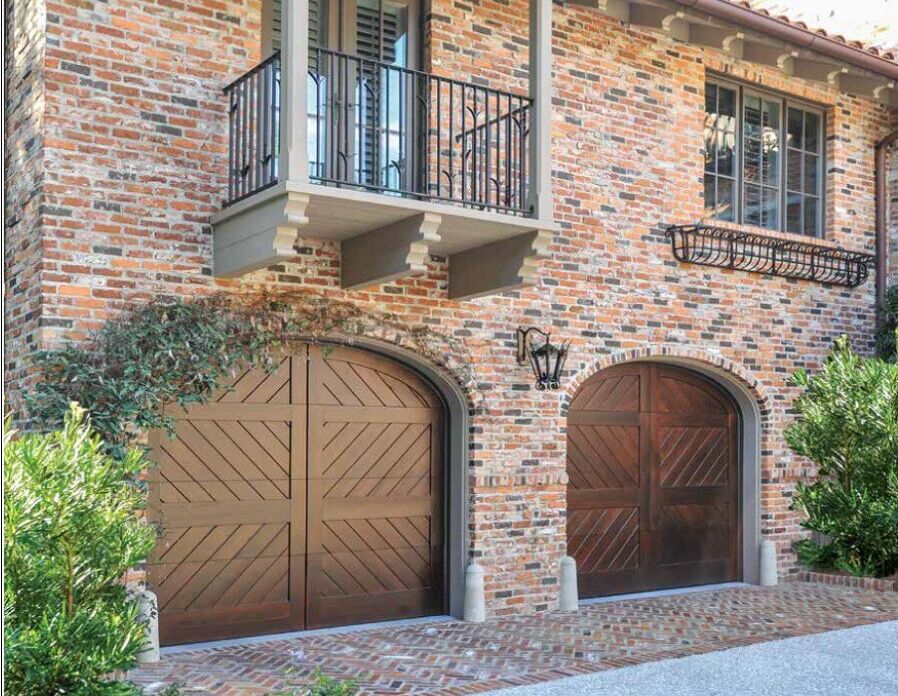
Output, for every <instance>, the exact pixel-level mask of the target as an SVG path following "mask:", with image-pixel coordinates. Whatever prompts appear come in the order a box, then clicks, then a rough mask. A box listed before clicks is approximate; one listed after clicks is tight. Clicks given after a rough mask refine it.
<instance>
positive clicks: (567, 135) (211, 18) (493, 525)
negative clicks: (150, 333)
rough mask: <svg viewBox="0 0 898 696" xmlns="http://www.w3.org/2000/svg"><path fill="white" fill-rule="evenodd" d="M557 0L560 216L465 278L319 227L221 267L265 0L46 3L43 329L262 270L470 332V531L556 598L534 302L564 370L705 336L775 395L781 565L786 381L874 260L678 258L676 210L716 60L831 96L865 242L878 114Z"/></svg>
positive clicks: (474, 10)
mask: <svg viewBox="0 0 898 696" xmlns="http://www.w3.org/2000/svg"><path fill="white" fill-rule="evenodd" d="M555 12H556V21H555V27H554V38H555V42H556V43H555V48H554V55H555V60H556V65H555V79H556V92H555V99H554V104H555V111H554V114H553V142H554V148H553V149H554V153H553V155H554V163H553V175H554V187H555V198H556V219H557V220H558V222H559V223H560V225H561V226H562V231H561V232H560V233H559V234H558V235H557V236H556V238H555V240H554V243H553V245H552V249H551V258H550V259H549V260H547V261H546V262H545V263H544V264H543V266H542V281H541V283H540V285H539V286H538V287H536V288H532V289H528V290H525V291H522V292H519V293H513V294H509V295H506V296H499V297H489V298H483V299H479V300H476V301H470V302H451V301H449V300H448V299H447V298H446V264H445V260H444V259H433V261H432V263H431V264H430V267H429V270H428V272H427V274H425V275H422V276H420V277H417V278H411V279H406V280H403V281H400V282H397V283H391V284H388V285H385V286H383V287H380V288H377V289H375V290H373V291H370V292H352V293H343V292H342V291H340V290H339V264H340V259H339V253H338V249H337V248H336V247H335V246H334V245H332V244H327V243H319V242H315V241H313V240H307V241H303V242H302V246H301V248H300V249H299V250H298V254H297V258H296V260H295V261H294V262H291V263H288V264H283V265H280V266H277V267H274V268H272V269H268V270H267V271H262V272H258V273H255V274H253V275H252V276H251V277H248V278H246V279H244V280H243V281H231V282H222V283H216V282H215V281H213V280H212V279H211V277H210V267H211V228H210V222H209V218H210V215H211V214H212V213H213V212H215V211H216V210H217V209H218V208H219V204H220V200H221V198H222V197H223V196H224V193H225V190H224V176H225V159H224V154H225V136H226V131H225V100H224V98H223V96H222V94H221V87H222V86H223V85H224V84H225V83H227V82H228V81H229V80H230V79H232V78H233V77H235V76H237V75H238V74H240V73H241V72H243V71H244V70H245V69H246V68H248V67H249V66H250V65H252V64H253V63H254V62H255V61H256V60H257V58H258V48H257V47H258V36H259V6H258V3H256V2H250V3H236V2H235V3H232V2H215V1H213V0H201V1H199V2H194V3H182V2H178V1H174V0H157V1H156V2H136V1H134V0H110V1H109V2H103V3H100V2H96V3H93V2H87V3H84V2H74V0H63V1H59V0H56V1H54V2H51V3H49V5H48V13H49V17H50V19H49V21H48V36H49V40H48V48H47V57H46V82H47V104H46V111H45V120H46V131H45V149H44V167H45V172H46V184H45V188H44V193H43V195H44V197H45V199H46V203H45V208H44V210H45V215H44V226H43V231H42V235H43V236H42V238H41V240H40V242H41V244H42V246H43V249H44V259H43V266H42V279H41V281H42V282H41V285H40V290H41V297H42V300H43V307H42V313H43V317H44V325H45V327H46V329H45V332H46V333H45V335H44V336H43V338H42V340H43V342H44V344H46V345H51V344H53V343H55V342H57V341H59V340H68V339H79V338H81V337H83V336H84V335H85V333H86V332H87V331H89V330H91V329H93V328H96V327H97V326H99V325H100V324H101V322H102V321H103V320H105V319H106V318H107V317H108V316H109V315H110V313H113V312H115V311H117V310H118V309H120V308H121V306H122V304H123V303H124V302H126V301H131V300H135V299H140V298H145V297H149V296H151V295H154V294H160V293H166V294H176V295H191V294H194V293H198V292H206V291H209V290H210V289H213V288H215V287H226V288H232V289H234V290H235V291H237V292H239V291H240V290H241V288H246V287H252V286H256V285H261V284H273V285H278V286H281V287H295V286H297V285H303V286H311V287H315V288H317V289H319V290H321V291H323V292H326V293H329V294H331V295H333V296H335V297H344V298H347V299H351V300H352V301H356V302H359V303H361V304H364V305H367V306H371V307H376V308H379V309H387V310H389V311H391V312H395V313H397V314H399V315H401V316H403V317H407V318H408V320H409V322H413V323H425V324H427V325H429V326H431V327H432V328H434V329H436V330H439V331H443V332H446V333H450V334H453V335H455V336H457V337H460V338H462V339H464V340H465V341H466V343H467V345H468V347H469V350H470V352H471V353H472V356H473V360H474V367H475V370H476V373H477V378H478V386H479V390H480V392H481V393H482V394H483V397H484V398H483V405H482V408H481V409H480V410H479V411H478V412H477V413H475V414H474V415H473V417H472V423H471V425H472V430H471V439H472V449H471V452H470V487H471V515H470V540H471V548H472V552H473V554H474V556H476V557H477V558H478V559H479V560H480V562H481V563H482V564H483V565H484V566H485V569H486V573H487V590H488V599H489V606H490V609H491V611H493V612H494V613H507V612H512V611H517V610H522V609H534V608H545V607H547V606H550V605H551V603H552V602H553V601H554V598H555V587H554V585H555V573H556V563H557V559H558V558H559V557H560V556H561V555H562V554H563V553H564V549H565V531H564V522H565V489H564V485H565V481H566V474H565V466H564V452H565V435H564V425H565V419H564V416H563V411H562V407H563V404H564V403H565V400H566V399H567V398H569V396H570V394H565V393H564V392H549V393H539V392H537V391H536V390H535V389H534V388H533V386H532V383H531V378H530V374H529V370H528V369H527V368H523V367H518V366H517V365H515V363H514V330H515V328H516V327H517V326H518V325H519V324H524V325H531V324H534V325H537V326H540V327H542V328H546V329H552V330H553V332H554V333H555V334H556V335H558V336H563V337H565V338H571V339H573V340H574V342H575V343H574V348H573V354H572V356H571V358H570V360H569V367H570V372H571V376H570V378H569V380H570V384H573V383H575V381H579V380H581V379H582V378H583V377H585V376H586V375H587V373H588V372H589V371H590V370H591V369H594V368H593V366H594V365H595V364H596V363H597V362H599V361H602V360H604V361H610V360H612V359H614V358H613V356H614V355H616V354H618V353H622V352H626V351H632V350H637V349H646V350H647V349H648V348H651V350H652V351H654V352H659V351H661V350H662V349H666V350H671V351H674V352H679V353H682V354H691V355H701V356H706V358H707V360H709V361H713V362H715V363H717V364H722V365H731V366H732V369H733V370H734V371H735V372H738V373H739V374H741V375H743V376H744V379H745V380H747V381H749V382H752V383H756V385H757V386H756V391H757V392H758V394H761V393H763V394H766V395H768V396H767V397H766V398H767V401H765V402H764V403H763V404H762V408H763V409H764V410H766V411H768V412H769V417H768V419H767V423H768V424H769V427H768V428H767V429H766V430H765V431H764V433H763V439H762V447H761V449H762V452H763V457H762V462H761V465H762V481H763V484H762V491H761V497H762V505H763V509H762V513H763V520H762V524H763V529H764V532H765V533H766V534H768V535H769V536H771V537H772V538H774V539H775V540H777V542H779V546H780V552H781V556H782V562H783V564H784V569H788V568H789V567H791V565H792V563H793V559H792V556H791V553H790V552H789V548H788V547H789V543H790V542H791V541H792V540H794V539H795V538H796V536H797V535H798V534H799V533H800V531H799V527H798V525H797V519H796V517H795V515H793V514H792V513H791V512H789V510H788V504H789V500H790V497H791V494H792V491H793V489H794V485H795V482H796V481H797V480H799V479H800V478H802V477H805V476H807V475H808V474H810V473H811V472H810V470H809V467H808V466H807V464H806V462H803V461H799V460H797V459H796V458H795V457H792V456H791V455H790V453H789V452H788V449H787V448H786V446H785V443H784V442H783V440H782V436H781V428H782V426H783V424H784V423H786V422H787V421H788V420H789V418H790V412H789V406H790V403H791V400H792V398H793V397H794V394H793V392H792V390H790V389H789V388H787V387H786V386H785V380H786V378H787V377H788V375H789V374H791V373H792V372H793V371H794V370H795V369H796V368H797V367H799V366H806V367H810V368H814V367H815V366H817V365H819V363H820V361H821V359H822V357H823V356H824V354H825V352H826V349H827V347H828V345H829V344H830V342H831V340H832V338H833V337H835V336H837V335H839V334H842V333H847V334H849V335H850V336H851V337H852V340H853V341H854V342H855V344H856V345H857V346H859V347H861V348H863V349H866V348H868V347H869V335H870V332H871V329H872V292H873V285H872V282H869V283H868V284H866V285H865V286H863V287H861V288H858V289H854V290H847V289H842V288H827V287H823V286H820V285H816V284H812V283H805V282H794V281H787V280H782V279H776V278H766V277H762V276H756V275H749V274H745V273H736V272H728V271H721V270H715V269H703V268H699V267H697V266H681V265H678V264H677V263H676V262H675V261H674V260H673V258H672V257H671V254H670V249H669V245H668V242H667V241H666V239H665V237H664V235H663V228H664V226H665V225H667V224H671V223H681V222H690V221H694V220H696V219H698V218H699V217H701V215H702V191H701V180H702V154H701V147H702V121H703V83H704V76H705V71H706V70H707V69H714V70H729V71H731V72H732V73H733V75H734V76H737V77H740V78H743V79H747V80H750V81H752V82H759V83H762V84H764V85H767V86H769V87H771V88H775V89H780V90H783V91H786V92H790V93H794V94H797V95H799V96H802V97H805V98H808V99H813V100H815V101H819V102H822V103H824V104H826V105H828V106H829V107H830V109H829V114H830V115H829V117H828V134H829V137H828V145H827V157H828V160H829V172H828V184H827V196H828V204H827V207H828V225H827V237H828V238H829V239H831V240H834V241H835V242H838V243H839V244H842V245H844V246H847V247H849V248H853V249H866V250H870V249H872V243H873V143H874V142H875V141H876V140H877V139H878V138H880V137H882V135H883V134H884V133H885V132H886V130H887V126H888V122H887V121H888V114H887V113H886V112H885V111H884V110H883V109H882V108H880V107H879V106H877V105H875V104H873V103H872V102H868V101H865V100H862V99H856V98H850V97H847V96H845V95H839V94H838V93H836V92H835V91H832V90H829V89H825V88H822V87H820V86H819V85H817V84H804V83H800V82H798V81H795V80H791V79H788V78H785V77H782V76H780V75H778V74H776V72H775V71H772V70H766V69H758V68H756V67H753V66H749V67H745V68H743V67H740V66H735V65H728V64H727V63H726V62H725V61H724V57H723V56H721V55H719V54H714V53H712V52H704V51H702V50H700V49H697V48H695V47H690V46H686V45H683V44H680V43H677V42H674V41H672V40H670V39H667V38H663V37H659V36H657V35H655V34H652V33H648V32H643V31H638V30H636V29H629V28H628V29H625V28H622V27H621V26H620V25H619V24H618V23H616V22H614V21H612V20H609V19H606V18H604V17H602V16H601V15H600V14H598V13H597V12H595V11H592V10H589V9H586V8H582V7H580V8H578V7H573V6H569V5H555ZM526 28H527V15H526V3H522V2H520V0H514V1H513V2H511V3H499V2H481V3H474V4H463V3H450V2H448V1H444V0H436V1H435V2H434V7H433V10H432V14H431V16H430V18H429V23H428V31H429V35H430V36H431V37H432V43H431V45H430V47H429V60H430V62H431V64H432V66H433V69H434V70H435V71H437V72H440V73H442V74H447V75H453V76H457V77H462V78H477V79H478V80H487V81H489V82H490V83H492V84H493V85H495V86H501V87H509V86H511V87H514V88H515V89H523V88H525V86H526V62H527V50H526V43H527V42H526ZM31 244H32V245H34V244H37V240H35V239H33V235H32V238H31ZM759 398H761V397H760V396H759Z"/></svg>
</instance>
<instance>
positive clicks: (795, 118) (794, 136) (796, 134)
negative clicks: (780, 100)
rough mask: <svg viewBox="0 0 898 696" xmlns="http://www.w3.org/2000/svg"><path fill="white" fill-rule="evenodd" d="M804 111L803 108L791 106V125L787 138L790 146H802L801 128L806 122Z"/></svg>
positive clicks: (788, 128) (788, 127)
mask: <svg viewBox="0 0 898 696" xmlns="http://www.w3.org/2000/svg"><path fill="white" fill-rule="evenodd" d="M803 116H804V112H803V111H802V110H801V109H793V108H791V107H790V108H789V125H788V126H787V133H786V138H787V142H788V145H789V147H801V143H802V139H801V128H802V124H803V123H804V118H803Z"/></svg>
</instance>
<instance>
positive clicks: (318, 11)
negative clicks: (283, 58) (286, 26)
mask: <svg viewBox="0 0 898 696" xmlns="http://www.w3.org/2000/svg"><path fill="white" fill-rule="evenodd" d="M268 2H270V3H271V15H270V20H269V21H270V23H271V24H270V26H269V31H270V32H271V50H272V52H274V51H280V50H281V9H282V2H283V0H268ZM323 9H324V1H323V0H309V52H310V54H309V59H310V61H312V60H314V55H313V54H312V53H311V52H312V51H314V50H315V49H316V48H318V47H319V46H324V40H323V36H322V34H323V31H324V17H323V16H322V11H323Z"/></svg>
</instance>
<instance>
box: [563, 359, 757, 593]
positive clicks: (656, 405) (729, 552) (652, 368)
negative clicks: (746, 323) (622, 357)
mask: <svg viewBox="0 0 898 696" xmlns="http://www.w3.org/2000/svg"><path fill="white" fill-rule="evenodd" d="M737 442H738V421H737V418H736V410H735V406H734V405H733V404H732V402H731V401H730V400H729V398H728V397H727V396H726V395H725V394H723V393H722V392H720V390H719V389H718V388H717V387H715V386H714V385H712V384H710V383H709V382H707V381H706V380H704V379H703V378H701V377H699V376H697V375H694V374H693V373H690V372H688V371H686V370H682V369H679V368H673V367H668V366H664V365H656V364H648V363H643V364H638V363H637V364H633V365H625V366H620V367H615V368H611V369H609V370H605V371H603V372H600V373H598V374H597V375H594V376H593V377H592V378H590V379H589V380H587V381H586V383H584V385H583V387H582V388H581V390H580V392H578V393H577V394H576V395H575V396H574V398H573V399H572V401H571V406H570V410H569V414H568V453H567V468H568V477H569V485H568V525H567V533H568V553H569V555H571V556H573V557H574V558H575V559H576V561H577V571H578V582H579V584H580V591H581V594H582V595H583V596H586V597H589V596H597V595H604V594H615V593H620V592H634V591H642V590H648V589H657V588H663V587H675V586H678V585H689V584H695V583H699V582H719V581H723V580H731V579H735V578H736V577H738V571H739V567H738V556H739V538H740V533H741V532H740V529H739V509H738V492H739V486H738V459H737V457H736V447H737Z"/></svg>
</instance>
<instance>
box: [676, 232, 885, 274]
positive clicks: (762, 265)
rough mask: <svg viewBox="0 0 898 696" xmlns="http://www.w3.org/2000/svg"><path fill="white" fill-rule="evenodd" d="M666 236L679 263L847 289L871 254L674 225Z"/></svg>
mask: <svg viewBox="0 0 898 696" xmlns="http://www.w3.org/2000/svg"><path fill="white" fill-rule="evenodd" d="M667 235H668V237H670V243H671V248H672V250H673V255H674V256H675V257H676V259H677V260H678V261H683V262H684V263H695V264H699V265H701V266H716V267H718V268H732V269H734V270H739V271H747V272H749V273H763V274H766V275H772V276H780V277H783V278H796V279H800V280H811V281H814V282H817V283H829V284H832V285H844V286H846V287H849V288H854V287H857V286H858V285H861V284H862V283H863V282H864V281H866V280H867V276H868V275H869V272H870V266H871V265H872V264H873V260H874V257H873V256H872V255H871V254H864V253H861V252H857V251H847V250H845V249H836V248H833V247H829V246H824V245H822V244H813V243H811V242H798V241H792V240H785V239H776V238H773V237H767V236H764V235H762V234H753V233H750V232H740V231H738V230H731V229H727V228H723V227H714V226H712V225H674V226H671V227H669V228H667Z"/></svg>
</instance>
